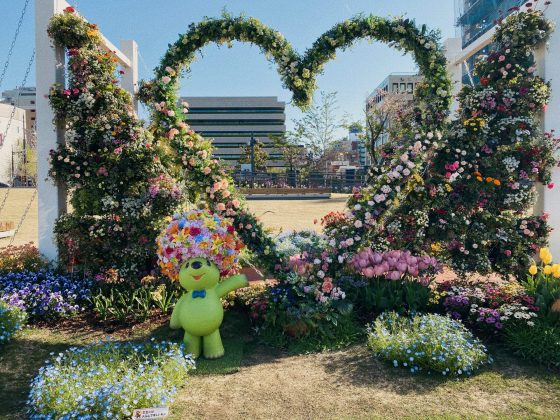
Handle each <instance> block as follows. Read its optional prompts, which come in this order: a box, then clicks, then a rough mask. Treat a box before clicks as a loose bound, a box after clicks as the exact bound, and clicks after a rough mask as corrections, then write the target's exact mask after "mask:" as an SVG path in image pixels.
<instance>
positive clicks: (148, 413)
mask: <svg viewBox="0 0 560 420" xmlns="http://www.w3.org/2000/svg"><path fill="white" fill-rule="evenodd" d="M168 415H169V408H168V407H157V408H138V409H136V410H134V412H133V413H132V420H140V419H162V418H164V417H167V416H168Z"/></svg>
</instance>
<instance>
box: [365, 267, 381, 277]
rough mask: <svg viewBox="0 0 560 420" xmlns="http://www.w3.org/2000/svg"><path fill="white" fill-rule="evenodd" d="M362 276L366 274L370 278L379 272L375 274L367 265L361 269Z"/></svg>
mask: <svg viewBox="0 0 560 420" xmlns="http://www.w3.org/2000/svg"><path fill="white" fill-rule="evenodd" d="M363 274H364V276H366V277H367V278H372V277H374V276H378V275H379V274H376V272H375V270H374V269H373V268H371V267H367V268H365V269H364V271H363Z"/></svg>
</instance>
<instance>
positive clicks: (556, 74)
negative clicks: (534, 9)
mask: <svg viewBox="0 0 560 420" xmlns="http://www.w3.org/2000/svg"><path fill="white" fill-rule="evenodd" d="M545 16H546V17H547V18H548V19H550V20H552V21H554V22H556V24H557V25H558V24H560V3H559V2H558V1H553V2H552V3H551V4H550V5H549V6H548V8H547V9H546V12H545ZM559 52H560V27H557V28H556V31H554V32H553V33H552V35H551V37H550V40H549V42H548V45H546V46H543V47H542V48H541V50H540V51H537V53H536V54H535V58H536V60H537V65H538V71H539V74H540V75H541V76H542V77H543V78H544V79H545V80H547V81H549V82H550V83H551V89H552V96H551V98H550V102H549V104H548V109H547V111H546V112H545V113H544V117H543V125H544V130H545V131H551V130H553V129H554V130H556V135H557V136H558V135H560V115H559V113H558V110H560V54H559ZM552 182H553V183H554V184H555V187H554V188H553V189H551V190H549V189H547V188H544V190H543V191H544V192H543V197H542V205H543V209H544V211H545V212H547V213H548V214H549V215H550V219H549V222H550V225H551V226H552V228H553V229H554V230H553V231H552V233H551V235H550V248H551V251H552V254H553V255H555V256H556V258H557V259H558V258H560V168H554V170H553V173H552Z"/></svg>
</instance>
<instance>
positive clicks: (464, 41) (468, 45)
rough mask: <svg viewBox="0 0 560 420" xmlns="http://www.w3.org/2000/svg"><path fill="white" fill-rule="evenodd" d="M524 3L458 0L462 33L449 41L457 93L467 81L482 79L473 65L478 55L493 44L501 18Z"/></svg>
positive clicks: (458, 15)
mask: <svg viewBox="0 0 560 420" xmlns="http://www.w3.org/2000/svg"><path fill="white" fill-rule="evenodd" d="M524 3H525V1H523V0H455V17H456V22H457V35H458V36H457V37H456V38H450V39H447V40H446V41H445V49H446V55H447V60H448V71H449V73H450V74H451V77H452V80H453V82H454V86H453V94H454V96H455V95H456V94H457V93H458V92H459V90H460V89H461V87H462V86H463V85H465V84H469V85H474V84H477V83H478V78H477V77H476V76H475V75H474V74H473V69H474V66H475V64H476V61H477V59H478V58H479V57H480V56H484V55H486V54H487V53H488V51H489V50H490V49H491V48H492V45H491V41H492V36H493V35H494V32H495V26H496V23H497V21H498V20H499V19H500V18H505V17H507V16H508V15H509V14H511V13H512V12H513V11H514V10H515V8H517V7H520V6H522V5H523V4H524ZM456 108H457V101H455V102H454V105H453V109H454V110H455V109H456Z"/></svg>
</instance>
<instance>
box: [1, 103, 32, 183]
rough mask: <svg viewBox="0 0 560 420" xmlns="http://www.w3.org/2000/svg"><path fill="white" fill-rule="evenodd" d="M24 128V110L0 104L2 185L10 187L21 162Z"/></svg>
mask: <svg viewBox="0 0 560 420" xmlns="http://www.w3.org/2000/svg"><path fill="white" fill-rule="evenodd" d="M25 126H26V111H25V110H23V109H21V108H17V107H14V106H13V105H10V104H7V103H0V182H1V183H2V184H4V185H12V182H13V178H14V176H15V175H16V173H17V170H18V168H19V165H20V163H21V161H22V159H21V158H22V156H21V152H22V150H23V149H24V144H25V138H26V137H25V131H26V130H25Z"/></svg>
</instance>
